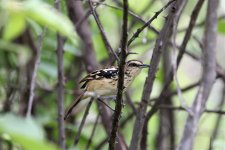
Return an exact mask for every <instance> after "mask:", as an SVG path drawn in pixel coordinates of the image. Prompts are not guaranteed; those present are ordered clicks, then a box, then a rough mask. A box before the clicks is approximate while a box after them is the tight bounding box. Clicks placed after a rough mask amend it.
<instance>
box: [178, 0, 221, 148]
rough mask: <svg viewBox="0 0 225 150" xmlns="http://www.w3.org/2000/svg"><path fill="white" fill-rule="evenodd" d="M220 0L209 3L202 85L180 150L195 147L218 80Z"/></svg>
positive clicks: (188, 120) (185, 129)
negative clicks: (199, 125) (204, 112)
mask: <svg viewBox="0 0 225 150" xmlns="http://www.w3.org/2000/svg"><path fill="white" fill-rule="evenodd" d="M218 3H219V1H218V0H214V1H211V0H209V1H208V9H207V17H206V25H205V33H204V37H205V38H204V42H203V43H204V44H203V45H204V59H203V75H202V83H201V85H200V87H199V91H198V93H197V95H196V98H195V101H194V103H193V105H192V111H193V113H194V115H193V116H191V115H188V118H187V121H186V124H185V128H184V132H183V135H182V138H181V142H180V145H179V148H178V149H179V150H189V149H192V147H193V142H194V138H195V134H196V132H197V126H198V122H199V119H200V117H201V115H202V113H203V111H204V109H205V105H206V102H207V99H208V96H209V94H210V91H211V88H212V86H213V83H214V81H215V78H216V57H215V55H216V51H215V48H216V31H217V30H216V29H217V8H218Z"/></svg>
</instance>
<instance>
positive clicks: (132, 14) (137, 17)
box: [96, 2, 159, 34]
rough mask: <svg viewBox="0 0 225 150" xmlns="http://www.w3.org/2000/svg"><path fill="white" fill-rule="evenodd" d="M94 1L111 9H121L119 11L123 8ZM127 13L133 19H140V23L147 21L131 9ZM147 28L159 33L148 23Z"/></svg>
mask: <svg viewBox="0 0 225 150" xmlns="http://www.w3.org/2000/svg"><path fill="white" fill-rule="evenodd" d="M96 3H98V4H101V5H104V6H107V7H110V8H113V9H116V10H121V11H122V10H123V8H121V7H117V6H112V5H109V4H107V3H102V2H96ZM128 13H129V15H130V16H132V17H133V18H134V19H136V20H138V21H140V22H141V23H143V24H146V23H147V22H146V21H145V20H144V19H142V18H141V17H140V16H138V15H137V14H135V13H134V12H133V11H131V10H128ZM148 28H149V29H150V30H152V31H153V32H154V33H156V34H159V31H158V30H157V29H155V28H154V27H153V26H151V25H150V24H149V25H148Z"/></svg>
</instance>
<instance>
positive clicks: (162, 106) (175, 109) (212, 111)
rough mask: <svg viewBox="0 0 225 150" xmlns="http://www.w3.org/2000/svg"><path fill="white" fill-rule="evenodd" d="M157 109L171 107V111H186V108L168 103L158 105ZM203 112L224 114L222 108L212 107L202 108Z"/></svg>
mask: <svg viewBox="0 0 225 150" xmlns="http://www.w3.org/2000/svg"><path fill="white" fill-rule="evenodd" d="M158 108H159V109H171V110H173V111H186V112H187V110H186V108H184V107H182V106H170V105H159V106H158ZM203 112H204V113H211V114H219V115H225V111H223V110H220V109H219V110H214V109H204V110H203Z"/></svg>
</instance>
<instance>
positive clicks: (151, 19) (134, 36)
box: [127, 0, 175, 46]
mask: <svg viewBox="0 0 225 150" xmlns="http://www.w3.org/2000/svg"><path fill="white" fill-rule="evenodd" d="M174 1H175V0H171V1H169V2H168V3H167V4H166V5H165V6H164V7H163V8H161V9H160V10H159V11H157V12H156V13H155V14H154V16H153V17H151V18H150V19H149V20H148V21H147V22H146V23H145V24H144V25H143V26H142V27H140V28H139V29H137V31H136V32H135V33H134V34H133V36H132V37H131V38H130V39H129V41H128V43H127V45H128V46H129V45H130V44H131V43H132V42H133V41H134V40H135V39H136V38H137V37H138V36H139V34H140V33H141V32H142V31H143V30H144V29H145V28H146V27H147V26H149V24H151V22H152V21H153V20H155V19H156V18H157V17H158V15H159V14H160V13H161V12H163V11H164V10H165V9H166V8H167V7H168V6H170V4H172V3H173V2H174Z"/></svg>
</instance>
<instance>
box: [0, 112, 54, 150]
mask: <svg viewBox="0 0 225 150" xmlns="http://www.w3.org/2000/svg"><path fill="white" fill-rule="evenodd" d="M0 133H2V135H9V137H10V138H9V139H11V140H12V141H13V142H15V143H18V144H20V145H21V146H22V147H23V149H24V150H31V149H32V150H40V149H41V150H57V147H56V146H54V145H53V144H50V143H48V142H46V141H45V140H44V131H43V129H42V127H41V126H40V125H39V124H38V123H37V122H35V121H34V120H33V119H32V118H22V117H18V116H15V115H12V114H6V115H1V116H0Z"/></svg>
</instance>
